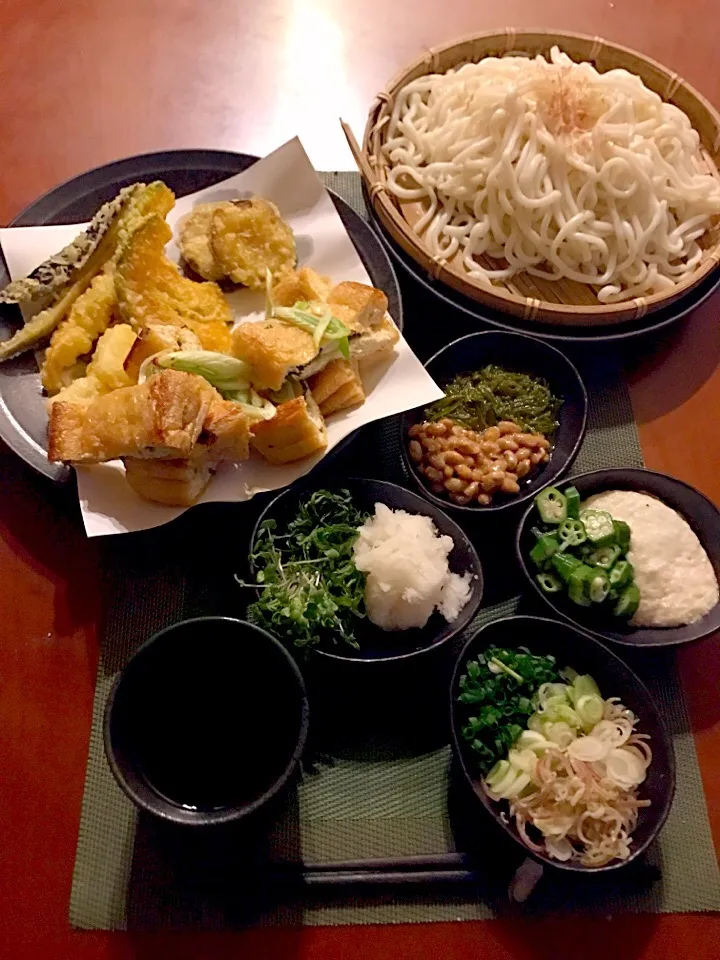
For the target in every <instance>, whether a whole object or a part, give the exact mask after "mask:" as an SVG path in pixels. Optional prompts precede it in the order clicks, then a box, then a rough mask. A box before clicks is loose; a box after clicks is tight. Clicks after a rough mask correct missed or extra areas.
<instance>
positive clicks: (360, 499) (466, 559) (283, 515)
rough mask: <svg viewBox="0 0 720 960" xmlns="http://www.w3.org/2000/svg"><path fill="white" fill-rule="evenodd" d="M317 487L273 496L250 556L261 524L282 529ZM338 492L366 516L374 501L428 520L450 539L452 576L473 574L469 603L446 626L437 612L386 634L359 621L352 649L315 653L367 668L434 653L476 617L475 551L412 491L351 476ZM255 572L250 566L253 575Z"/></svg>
mask: <svg viewBox="0 0 720 960" xmlns="http://www.w3.org/2000/svg"><path fill="white" fill-rule="evenodd" d="M315 489H316V488H314V487H309V486H307V485H305V486H303V485H301V486H298V485H293V486H292V487H289V488H288V489H287V490H284V491H283V492H282V493H281V494H280V495H279V496H277V497H276V498H275V499H274V500H273V501H272V502H271V503H270V504H268V506H267V507H266V508H265V510H264V511H263V512H262V513H261V514H260V517H259V518H258V521H257V524H256V525H255V529H254V530H253V535H252V539H251V542H250V552H251V554H252V551H253V549H254V547H255V542H256V539H257V536H258V532H259V529H260V525H261V524H262V523H263V522H264V521H265V520H275V521H276V523H277V525H278V529H279V530H280V531H282V530H284V529H285V528H286V527H287V524H288V523H289V522H290V521H291V520H292V519H293V518H294V517H295V516H296V515H297V512H298V508H299V506H300V504H301V502H302V501H304V500H306V499H307V498H308V497H310V496H311V495H312V494H313V492H314V490H315ZM336 489H343V490H349V491H350V494H351V495H352V498H353V500H354V502H355V504H356V505H357V507H358V508H359V509H360V510H362V511H364V512H366V513H369V514H372V513H373V512H374V508H375V504H376V503H384V504H386V505H387V506H388V507H390V508H391V509H392V510H406V511H407V512H408V513H420V514H424V515H425V516H426V517H430V518H431V519H432V521H433V523H434V524H435V526H436V527H437V529H438V530H439V532H440V533H441V534H446V535H447V536H449V537H451V538H452V540H453V542H454V544H455V547H454V549H453V550H452V551H451V552H450V554H449V557H448V564H449V566H450V570H451V571H452V572H453V573H460V574H463V573H466V572H468V571H469V572H470V573H472V575H473V581H472V587H471V594H470V599H469V600H468V602H467V604H466V605H465V607H464V608H463V609H462V610H461V611H460V615H459V616H458V618H457V620H455V621H454V622H453V623H448V622H447V621H446V620H445V619H443V617H442V616H441V615H440V614H439V613H435V614H433V615H432V617H431V618H430V619H429V620H428V622H427V623H426V624H425V626H424V627H422V628H420V629H413V630H400V631H393V632H386V631H383V630H381V629H380V627H376V626H375V625H374V624H373V623H371V622H370V620H369V619H367V618H365V619H363V620H358V626H357V629H356V631H355V637H356V639H357V641H358V643H359V645H360V649H359V650H355V649H353V648H352V647H350V646H348V645H347V644H342V643H341V641H338V643H337V645H335V646H332V647H328V646H322V645H321V646H318V647H315V648H313V653H316V654H318V655H319V656H321V657H327V658H329V659H331V660H334V661H343V662H345V663H352V664H360V665H367V666H370V665H372V664H375V665H377V664H385V665H387V664H389V663H395V664H396V663H399V662H400V661H407V660H410V659H414V660H417V659H419V658H421V657H422V656H423V655H426V654H429V653H432V652H435V651H438V650H439V648H440V647H442V646H444V645H445V644H446V643H447V642H448V641H449V640H451V639H452V638H453V637H454V636H456V634H458V633H459V632H460V631H461V630H463V629H464V628H465V627H466V626H467V625H468V623H470V621H471V620H472V618H473V617H474V616H475V614H476V613H477V610H478V607H479V606H480V602H481V600H482V594H483V574H482V567H481V565H480V560H479V558H478V555H477V552H476V551H475V548H474V547H473V545H472V543H471V542H470V540H469V539H468V537H467V536H466V535H465V533H463V531H462V530H461V529H460V527H458V525H457V524H456V523H454V522H453V521H452V520H451V519H450V518H449V517H448V516H446V515H445V514H444V513H443V512H442V510H439V509H438V508H437V507H435V506H434V505H433V504H431V503H427V502H426V501H425V500H423V499H422V498H421V497H419V496H417V494H415V493H411V492H410V491H409V490H405V489H404V488H403V487H398V486H396V485H395V484H394V483H386V482H385V481H382V480H366V479H363V478H353V479H349V480H343V481H342V483H338V484H337V485H336ZM256 572H257V571H256V570H255V569H253V568H252V565H251V573H252V574H253V576H254V575H255V573H256Z"/></svg>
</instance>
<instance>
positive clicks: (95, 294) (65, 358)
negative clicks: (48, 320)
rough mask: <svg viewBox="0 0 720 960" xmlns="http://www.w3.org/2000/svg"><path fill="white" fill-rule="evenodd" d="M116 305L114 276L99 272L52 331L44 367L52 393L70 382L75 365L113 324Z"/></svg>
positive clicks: (42, 375)
mask: <svg viewBox="0 0 720 960" xmlns="http://www.w3.org/2000/svg"><path fill="white" fill-rule="evenodd" d="M116 306H117V298H116V296H115V279H114V277H113V276H112V274H111V273H99V274H98V275H97V276H96V277H95V278H94V279H93V281H92V283H91V284H90V286H89V287H88V288H87V290H86V291H85V292H84V293H81V294H80V296H79V297H78V298H77V300H76V301H75V303H74V304H73V305H72V307H71V308H70V312H69V313H68V315H67V317H66V318H65V320H63V321H62V323H60V325H59V326H58V327H57V328H56V330H55V332H54V333H53V335H52V339H51V340H50V345H49V347H48V349H47V351H46V353H45V359H44V361H43V364H42V367H41V370H40V378H41V380H42V385H43V387H44V388H45V390H46V391H47V392H48V393H57V392H58V390H61V389H62V388H63V387H67V386H69V385H70V383H71V382H72V380H73V377H72V368H73V367H74V365H75V364H76V363H77V361H78V359H79V358H80V357H82V356H83V355H84V354H86V353H90V351H91V350H92V348H93V346H94V344H95V341H96V340H97V338H98V337H99V336H100V335H101V334H102V333H104V332H105V331H106V330H107V328H108V327H109V326H110V324H111V323H112V321H113V318H114V315H115V308H116Z"/></svg>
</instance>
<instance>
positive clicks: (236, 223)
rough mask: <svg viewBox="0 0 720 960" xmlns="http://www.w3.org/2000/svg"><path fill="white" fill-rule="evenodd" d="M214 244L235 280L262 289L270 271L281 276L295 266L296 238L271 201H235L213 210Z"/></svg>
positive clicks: (217, 255) (216, 254)
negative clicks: (267, 272)
mask: <svg viewBox="0 0 720 960" xmlns="http://www.w3.org/2000/svg"><path fill="white" fill-rule="evenodd" d="M210 244H211V246H212V252H213V256H214V258H215V260H216V262H217V263H218V264H219V265H220V267H221V268H222V271H223V273H224V274H225V276H228V277H230V279H231V280H233V281H234V282H235V283H241V284H243V286H246V287H251V288H252V289H255V290H261V289H263V288H264V287H265V279H266V271H267V270H269V271H270V273H271V274H272V276H273V279H275V280H277V279H279V278H280V277H281V276H282V275H283V274H284V273H286V272H288V271H290V270H292V268H293V267H294V266H295V260H296V252H295V237H294V236H293V232H292V230H291V229H290V226H289V225H288V224H287V223H285V221H284V220H283V219H282V217H281V216H280V211H279V210H278V208H277V207H276V206H275V204H274V203H271V202H270V201H269V200H263V199H261V198H260V197H253V198H252V199H251V200H233V201H232V202H231V203H224V204H222V205H218V206H217V207H216V209H215V210H214V211H213V215H212V223H211V230H210Z"/></svg>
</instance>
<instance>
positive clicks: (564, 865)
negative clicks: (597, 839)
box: [450, 614, 677, 876]
mask: <svg viewBox="0 0 720 960" xmlns="http://www.w3.org/2000/svg"><path fill="white" fill-rule="evenodd" d="M518 621H525V622H526V623H537V622H542V623H543V624H547V625H549V626H551V627H556V626H560V627H565V628H567V629H570V630H573V631H574V632H575V633H577V634H578V637H579V639H580V640H582V641H585V642H587V641H589V642H590V643H591V644H593V645H594V646H595V647H596V648H598V649H599V650H600V651H601V652H602V654H603V655H604V656H606V657H607V658H608V660H610V661H617V662H618V663H620V664H621V665H622V668H623V669H624V670H626V671H627V672H628V673H629V674H630V676H631V677H632V679H633V684H634V685H635V686H636V687H638V688H639V689H640V690H641V691H642V694H643V696H644V697H646V698H647V699H648V700H649V701H650V703H652V704H653V707H654V709H655V713H656V714H657V717H658V720H659V729H660V731H661V735H662V739H663V741H664V744H665V747H666V753H667V758H668V764H667V772H668V775H669V778H670V789H669V791H668V794H667V796H666V798H665V802H664V804H663V807H662V809H661V811H660V814H659V817H658V820H657V823H656V825H655V826H654V828H653V830H652V833H651V834H650V835H649V836H648V837H647V839H646V840H645V841H644V842H643V843H641V844H640V845H639V846H637V847H635V848H633V849H632V851H631V853H630V856H629V857H628V858H627V860H617V861H612V862H610V863H606V864H604V866H602V867H586V866H583V865H582V864H579V863H575V864H574V863H570V862H565V861H562V860H553V859H551V858H550V857H549V856H548V857H546V856H543V855H540V854H537V853H536V852H535V851H534V850H531V849H530V847H527V846H525V844H524V843H523V842H522V840H521V839H520V838H519V837H518V836H516V835H515V833H514V832H513V830H512V828H511V825H510V822H507V823H506V822H505V821H504V820H502V818H501V817H500V815H499V814H495V813H493V812H492V810H491V809H490V807H489V806H486V805H485V803H484V802H483V798H482V797H481V796H479V795H478V792H477V790H476V789H475V786H474V783H473V780H474V779H478V778H477V777H473V775H472V774H471V771H470V770H469V769H468V767H467V765H466V763H465V758H464V754H463V750H462V745H461V743H460V741H459V739H458V735H457V730H456V728H455V710H454V700H453V693H454V691H455V686H456V683H457V680H458V678H459V674H460V672H461V670H462V665H463V661H464V660H465V659H466V658H467V656H468V650H469V648H470V647H471V646H472V645H473V644H474V643H475V642H476V640H477V638H478V636H480V635H481V634H482V633H483V632H484V631H485V630H487V629H489V628H492V627H495V626H496V625H497V624H500V623H513V624H516V623H517V622H518ZM450 731H451V737H452V741H451V742H452V750H453V755H454V757H455V759H456V760H457V762H458V764H459V766H460V769H461V770H462V774H463V777H464V779H465V782H466V784H467V785H468V786H469V787H470V789H471V790H472V792H473V793H474V794H475V796H476V798H477V800H478V802H479V803H480V804H481V805H482V806H483V809H485V810H486V811H487V813H488V815H489V816H491V817H492V818H493V820H494V821H495V822H496V823H497V824H498V826H499V827H501V829H502V830H503V831H504V833H505V835H506V836H508V837H510V838H511V839H513V840H514V841H515V843H516V844H517V845H518V846H519V847H521V849H522V850H523V851H524V853H525V855H526V856H527V857H530V858H532V859H533V860H535V861H536V862H538V863H541V864H542V865H543V866H547V867H550V868H551V869H553V870H563V871H565V872H566V873H578V874H585V875H588V876H594V875H596V874H601V873H611V872H613V871H615V870H621V869H623V867H627V866H629V864H631V863H632V862H633V861H634V860H637V858H638V857H639V856H641V855H642V854H643V853H644V852H645V851H646V850H647V848H648V847H649V846H651V845H652V844H653V843H654V842H655V841H656V840H657V837H658V835H659V834H660V831H661V830H662V828H663V826H664V825H665V822H666V821H667V818H668V816H669V814H670V808H671V807H672V804H673V799H674V796H675V790H676V787H677V764H676V761H675V749H674V747H673V743H672V738H671V736H670V732H669V729H668V726H667V724H666V723H665V720H664V719H663V716H662V714H661V712H660V709H659V707H658V705H657V703H656V701H655V697H654V696H653V695H652V694H651V692H650V690H649V689H648V687H647V685H646V684H645V683H644V682H643V680H642V679H641V678H640V677H639V676H638V675H637V673H636V672H635V671H634V670H633V669H632V667H630V666H629V665H628V664H627V663H625V661H624V660H623V659H622V657H620V656H618V654H617V653H615V652H614V651H613V650H611V649H610V648H609V647H608V646H606V645H605V644H604V643H602V642H601V641H600V640H598V639H597V638H596V637H594V636H592V635H591V634H590V633H588V631H587V630H583V629H582V628H581V627H578V626H577V625H576V624H574V623H567V622H562V621H558V620H555V619H553V618H552V617H539V616H534V615H532V614H519V615H517V616H510V617H499V618H498V619H497V620H491V621H490V623H486V624H484V625H483V626H482V627H480V629H479V630H477V631H476V632H475V633H474V634H473V635H472V637H470V639H469V640H468V641H467V643H465V644H464V645H463V648H462V650H461V651H460V653H459V654H458V657H457V660H456V662H455V667H454V668H453V674H452V680H451V681H450ZM488 799H489V798H488ZM490 802H492V801H490Z"/></svg>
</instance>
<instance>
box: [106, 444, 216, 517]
mask: <svg viewBox="0 0 720 960" xmlns="http://www.w3.org/2000/svg"><path fill="white" fill-rule="evenodd" d="M196 451H197V452H195V453H193V454H192V455H191V457H190V458H187V459H179V460H138V459H136V458H134V457H125V458H124V460H123V462H124V464H125V478H126V479H127V482H128V484H129V485H130V487H131V488H132V489H133V490H134V491H135V493H137V494H138V496H140V497H142V498H143V499H144V500H152V501H154V502H155V503H163V504H165V505H166V506H169V507H191V506H192V505H193V504H194V503H195V502H196V500H197V499H198V497H200V496H201V494H202V493H203V492H204V491H205V488H206V487H207V485H208V483H209V482H210V480H211V478H212V464H211V463H210V461H209V460H208V459H207V456H206V455H205V451H204V450H203V449H202V448H199V447H198V448H196Z"/></svg>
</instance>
